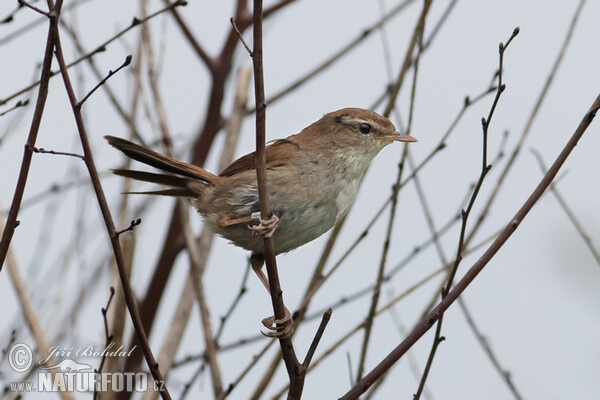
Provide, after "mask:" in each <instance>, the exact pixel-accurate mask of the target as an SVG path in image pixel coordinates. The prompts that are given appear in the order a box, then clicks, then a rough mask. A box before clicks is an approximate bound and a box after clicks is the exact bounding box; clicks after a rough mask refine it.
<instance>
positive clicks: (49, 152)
mask: <svg viewBox="0 0 600 400" xmlns="http://www.w3.org/2000/svg"><path fill="white" fill-rule="evenodd" d="M33 152H34V153H40V154H55V155H59V156H69V157H76V158H79V159H81V160H84V161H85V157H84V156H82V155H81V154H75V153H67V152H64V151H54V150H46V149H43V148H37V147H34V148H33Z"/></svg>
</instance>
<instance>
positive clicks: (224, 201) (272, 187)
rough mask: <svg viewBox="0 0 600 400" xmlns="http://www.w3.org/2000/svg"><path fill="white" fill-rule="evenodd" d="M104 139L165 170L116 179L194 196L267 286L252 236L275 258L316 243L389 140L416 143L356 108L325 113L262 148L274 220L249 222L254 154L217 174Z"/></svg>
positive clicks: (254, 203) (253, 208)
mask: <svg viewBox="0 0 600 400" xmlns="http://www.w3.org/2000/svg"><path fill="white" fill-rule="evenodd" d="M106 139H107V140H108V142H109V143H110V144H111V145H112V146H114V147H115V148H117V149H119V150H120V151H122V152H123V153H125V154H126V155H127V156H129V157H131V158H132V159H134V160H137V161H140V162H142V163H144V164H148V165H150V166H153V167H156V168H158V169H161V170H163V171H165V172H168V174H158V173H150V172H142V171H132V170H125V169H118V170H115V171H114V172H115V173H116V174H117V175H121V176H124V177H128V178H132V179H136V180H140V181H146V182H152V183H158V184H161V185H164V186H168V187H169V189H165V190H159V191H152V192H142V193H146V194H159V195H168V196H185V197H190V198H192V199H193V200H194V206H195V207H196V208H197V209H198V212H199V213H200V214H201V215H202V216H203V217H204V221H205V223H206V224H208V226H210V227H211V228H212V229H213V230H214V231H215V232H216V233H218V234H220V235H221V236H223V237H225V238H227V239H229V240H231V241H232V242H233V243H234V244H236V245H237V246H240V247H243V248H245V249H248V250H250V251H251V252H252V254H253V257H252V258H253V260H254V261H253V268H254V269H255V271H256V272H257V273H258V274H259V277H260V278H261V280H262V281H263V283H264V284H265V286H266V287H267V289H268V283H267V281H266V278H265V277H264V275H263V274H262V272H261V271H260V267H261V266H262V251H263V240H262V238H261V237H260V236H259V235H258V236H257V235H255V234H256V233H260V234H262V235H271V234H272V235H273V239H274V244H275V252H276V253H277V254H279V253H283V252H287V251H290V250H292V249H295V248H297V247H299V246H301V245H303V244H305V243H307V242H309V241H311V240H313V239H316V238H317V237H319V236H321V235H322V234H323V233H325V232H326V231H328V230H329V229H330V228H331V227H332V226H333V225H334V224H335V223H336V222H337V221H339V220H340V219H341V218H342V217H343V216H344V215H346V213H347V212H348V210H349V209H350V206H351V205H352V203H353V202H354V199H355V197H356V194H357V192H358V187H359V184H360V181H361V179H362V177H363V175H364V173H365V172H366V170H367V168H368V166H369V164H370V163H371V160H372V159H373V157H375V155H377V153H379V151H380V150H381V149H382V148H384V147H385V146H386V145H388V144H389V143H392V142H393V141H404V142H414V141H416V140H415V139H414V138H412V137H410V136H407V135H402V134H400V133H399V132H397V131H396V129H395V127H394V125H393V124H392V123H391V122H390V121H389V120H388V119H387V118H384V117H382V116H381V115H379V114H377V113H375V112H373V111H369V110H363V109H360V108H345V109H341V110H338V111H334V112H332V113H329V114H326V115H325V116H323V118H321V119H319V120H318V121H317V122H315V123H313V124H312V125H310V126H308V127H307V128H305V129H304V130H302V132H300V133H298V134H296V135H292V136H289V137H288V138H286V139H279V140H276V141H275V142H273V143H272V144H270V145H269V146H267V148H266V166H267V186H268V193H269V204H270V207H271V210H272V212H273V214H274V217H273V218H272V220H270V221H260V223H259V221H258V220H255V219H253V217H252V216H253V214H255V213H257V212H258V211H259V204H258V190H257V183H256V171H255V170H254V169H255V159H254V153H250V154H247V155H245V156H243V157H240V158H239V159H237V160H235V161H234V162H233V163H231V165H229V166H228V167H227V168H225V169H224V170H223V171H221V173H220V174H219V175H215V174H212V173H210V172H208V171H206V170H204V169H203V168H200V167H198V166H195V165H191V164H188V163H184V162H181V161H177V160H175V159H172V158H170V157H167V156H164V155H162V154H160V153H157V152H155V151H153V150H150V149H147V148H145V147H143V146H140V145H137V144H135V143H132V142H130V141H128V140H124V139H120V138H116V137H113V136H106ZM249 224H250V225H253V226H252V227H251V229H252V231H251V230H249V229H248V225H249ZM275 227H276V228H277V229H275ZM273 232H274V233H273ZM259 263H260V265H259Z"/></svg>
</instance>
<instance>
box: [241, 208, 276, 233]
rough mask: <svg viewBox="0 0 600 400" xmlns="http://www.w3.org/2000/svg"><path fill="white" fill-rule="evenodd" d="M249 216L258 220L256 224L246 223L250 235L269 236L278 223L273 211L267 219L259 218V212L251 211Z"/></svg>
mask: <svg viewBox="0 0 600 400" xmlns="http://www.w3.org/2000/svg"><path fill="white" fill-rule="evenodd" d="M251 217H252V219H253V220H257V221H260V223H259V224H258V225H248V228H250V230H251V231H252V236H257V235H260V236H262V237H264V238H270V237H271V236H273V233H275V229H277V226H278V225H279V218H278V217H277V215H275V214H273V213H271V216H270V217H269V218H267V219H261V218H260V212H255V213H252V216H251Z"/></svg>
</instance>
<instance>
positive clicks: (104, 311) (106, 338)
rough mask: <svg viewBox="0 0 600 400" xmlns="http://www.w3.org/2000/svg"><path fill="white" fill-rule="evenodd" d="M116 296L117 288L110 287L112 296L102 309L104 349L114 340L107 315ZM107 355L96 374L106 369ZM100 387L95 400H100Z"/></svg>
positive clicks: (95, 387) (103, 354)
mask: <svg viewBox="0 0 600 400" xmlns="http://www.w3.org/2000/svg"><path fill="white" fill-rule="evenodd" d="M114 296H115V288H114V287H112V286H111V287H110V296H108V301H107V302H106V307H102V320H103V321H104V348H105V349H107V348H108V345H109V344H110V343H111V342H112V340H113V335H111V334H110V333H109V330H108V319H107V318H106V314H107V312H108V309H109V307H110V303H111V302H112V299H113V297H114ZM106 355H107V353H106V352H105V351H103V352H102V357H101V359H100V365H99V366H98V369H95V370H94V372H95V373H98V374H101V373H102V368H104V363H105V362H106ZM97 389H98V385H95V386H94V396H93V398H94V400H95V399H97V398H98V390H97Z"/></svg>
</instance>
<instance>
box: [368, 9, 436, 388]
mask: <svg viewBox="0 0 600 400" xmlns="http://www.w3.org/2000/svg"><path fill="white" fill-rule="evenodd" d="M427 7H428V6H427V4H425V8H427ZM416 30H417V32H416V34H417V43H418V50H417V55H416V57H415V63H414V74H413V84H412V90H411V98H410V111H409V122H408V126H407V128H406V132H407V133H410V130H411V126H412V116H413V109H414V102H415V93H416V84H417V76H418V71H419V60H420V58H421V51H422V49H423V33H424V31H425V19H424V17H423V19H421V20H420V23H419V24H417V27H416ZM411 56H412V54H407V57H411ZM407 155H408V146H407V145H406V144H405V145H404V148H403V152H402V155H401V159H400V161H399V163H398V173H397V176H396V183H395V184H394V185H393V190H392V200H391V211H390V215H389V218H388V224H387V228H386V235H385V239H384V241H383V249H382V251H381V259H380V261H379V268H378V272H377V280H376V283H375V285H374V288H373V295H372V298H371V305H370V307H369V311H368V314H367V318H366V321H365V329H364V331H365V332H364V338H363V342H362V346H361V351H360V360H359V363H358V372H357V375H356V380H357V381H358V380H360V379H361V378H362V376H363V372H364V368H365V362H366V358H367V349H368V345H369V339H370V337H371V331H372V327H373V320H374V317H375V312H376V311H377V303H378V302H379V297H380V294H381V285H382V284H383V278H384V276H385V266H386V263H387V257H388V253H389V248H390V242H391V237H392V229H393V227H394V220H395V218H396V210H397V207H398V195H399V189H400V182H401V181H402V172H403V171H404V163H405V160H406V158H407Z"/></svg>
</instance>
